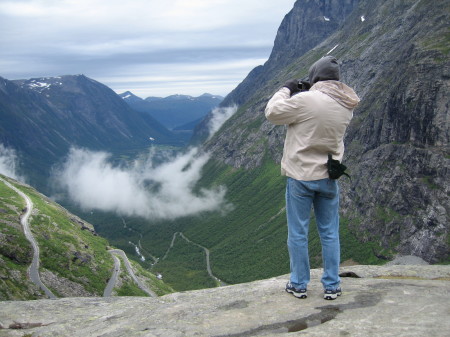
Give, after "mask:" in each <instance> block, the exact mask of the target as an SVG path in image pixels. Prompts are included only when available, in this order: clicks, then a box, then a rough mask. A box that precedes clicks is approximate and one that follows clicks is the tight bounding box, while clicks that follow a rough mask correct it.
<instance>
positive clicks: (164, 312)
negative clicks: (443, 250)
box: [0, 265, 450, 337]
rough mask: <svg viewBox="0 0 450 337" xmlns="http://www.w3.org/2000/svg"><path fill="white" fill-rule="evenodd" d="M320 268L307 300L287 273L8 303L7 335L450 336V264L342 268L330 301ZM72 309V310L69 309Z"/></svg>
mask: <svg viewBox="0 0 450 337" xmlns="http://www.w3.org/2000/svg"><path fill="white" fill-rule="evenodd" d="M321 273H322V270H319V269H315V270H312V278H311V279H312V281H311V284H310V286H309V289H308V298H307V299H297V298H295V297H293V296H292V295H290V294H287V293H286V292H285V291H284V285H285V282H286V281H287V279H288V276H287V275H284V276H279V277H275V278H271V279H267V280H262V281H255V282H251V283H244V284H239V285H233V286H226V287H221V288H213V289H204V290H198V291H191V292H184V293H175V294H170V295H165V296H162V297H159V298H143V297H116V298H64V299H58V300H37V301H27V302H3V303H2V305H1V306H0V336H9V337H14V336H20V337H22V336H24V335H33V336H72V337H77V336H80V337H84V336H105V337H118V336H149V337H150V336H165V337H174V336H261V335H264V336H282V335H284V334H286V333H290V335H292V336H398V337H402V336H408V337H411V336H421V337H422V336H448V335H449V334H450V321H449V320H448V319H444V318H445V317H447V315H448V310H449V309H450V307H449V293H450V282H449V281H450V266H423V265H422V266H390V267H379V266H353V267H345V268H342V273H343V275H344V274H345V275H348V276H353V277H342V287H343V294H342V296H341V297H339V298H338V299H336V300H335V301H325V300H324V299H323V295H322V286H321V284H320V281H319V280H320V276H321ZM68 308H69V310H68Z"/></svg>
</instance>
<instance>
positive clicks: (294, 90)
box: [283, 80, 300, 96]
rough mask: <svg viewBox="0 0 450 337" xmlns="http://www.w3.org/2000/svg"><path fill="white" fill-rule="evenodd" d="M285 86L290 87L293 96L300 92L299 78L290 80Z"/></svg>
mask: <svg viewBox="0 0 450 337" xmlns="http://www.w3.org/2000/svg"><path fill="white" fill-rule="evenodd" d="M283 87H285V88H288V89H289V90H290V91H291V96H292V95H294V94H296V93H298V92H300V87H299V86H298V80H289V81H287V82H286V83H285V84H284V85H283Z"/></svg>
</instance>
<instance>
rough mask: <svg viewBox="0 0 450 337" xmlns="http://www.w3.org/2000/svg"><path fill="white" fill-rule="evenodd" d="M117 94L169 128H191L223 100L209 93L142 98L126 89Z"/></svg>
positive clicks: (130, 104)
mask: <svg viewBox="0 0 450 337" xmlns="http://www.w3.org/2000/svg"><path fill="white" fill-rule="evenodd" d="M119 96H120V97H122V98H123V100H124V101H125V102H127V103H128V104H129V106H130V107H132V108H133V109H134V110H136V111H140V112H145V113H148V114H149V115H150V116H152V117H153V118H154V119H156V120H157V121H158V122H160V123H161V124H162V125H164V126H165V127H166V128H168V129H170V130H172V129H175V130H193V128H194V127H195V126H196V125H197V124H198V123H199V122H200V121H201V120H202V119H203V118H204V117H205V116H206V115H207V114H208V113H209V112H211V110H212V109H213V108H215V107H216V106H218V105H219V104H220V102H222V100H223V97H221V96H215V95H211V94H203V95H201V96H198V97H192V96H186V95H171V96H168V97H164V98H162V97H147V98H146V99H142V98H140V97H137V96H136V95H134V94H133V93H131V92H130V91H127V92H124V93H122V94H120V95H119Z"/></svg>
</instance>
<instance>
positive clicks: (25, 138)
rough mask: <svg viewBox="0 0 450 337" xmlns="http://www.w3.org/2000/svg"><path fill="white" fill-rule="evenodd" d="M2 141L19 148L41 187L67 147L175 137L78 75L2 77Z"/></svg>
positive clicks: (129, 145)
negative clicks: (15, 78)
mask: <svg viewBox="0 0 450 337" xmlns="http://www.w3.org/2000/svg"><path fill="white" fill-rule="evenodd" d="M150 137H151V138H153V141H151V140H150V139H149V138H150ZM0 142H1V143H3V144H4V145H5V146H7V147H11V148H13V149H15V150H16V151H17V152H18V154H19V156H20V158H21V160H22V161H23V162H22V164H23V167H24V169H25V170H26V171H27V172H26V175H27V177H29V178H30V181H32V182H33V184H37V186H39V187H45V184H44V183H43V180H45V179H46V178H47V176H48V171H49V169H50V167H51V165H53V164H54V163H55V162H57V161H58V160H59V159H61V157H63V156H64V155H65V154H66V153H67V151H68V149H69V147H70V146H80V147H86V148H89V149H96V150H107V151H112V152H114V151H126V150H130V149H142V148H145V147H148V146H150V144H152V143H153V142H155V143H159V144H161V143H163V144H166V143H171V144H176V143H177V140H176V139H175V137H174V135H173V134H172V133H171V132H170V131H168V130H167V129H166V128H164V127H163V126H162V125H160V124H159V123H158V122H157V121H155V120H154V119H152V118H151V117H150V116H149V115H147V114H143V113H140V112H137V111H134V110H132V109H131V108H130V107H129V106H128V105H127V104H126V103H125V102H123V100H122V99H120V97H119V96H118V95H116V94H115V93H114V92H113V91H112V90H111V89H109V88H108V87H106V86H104V85H103V84H101V83H98V82H96V81H94V80H92V79H90V78H87V77H86V76H83V75H77V76H61V77H54V78H40V79H30V80H19V81H8V80H6V79H1V78H0ZM35 186H36V185H35Z"/></svg>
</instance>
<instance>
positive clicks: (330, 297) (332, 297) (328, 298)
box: [323, 294, 338, 300]
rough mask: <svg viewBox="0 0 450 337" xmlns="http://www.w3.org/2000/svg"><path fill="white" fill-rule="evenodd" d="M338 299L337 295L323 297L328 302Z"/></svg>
mask: <svg viewBox="0 0 450 337" xmlns="http://www.w3.org/2000/svg"><path fill="white" fill-rule="evenodd" d="M337 297H338V295H337V294H326V295H323V298H324V299H326V300H335V299H336V298H337Z"/></svg>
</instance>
